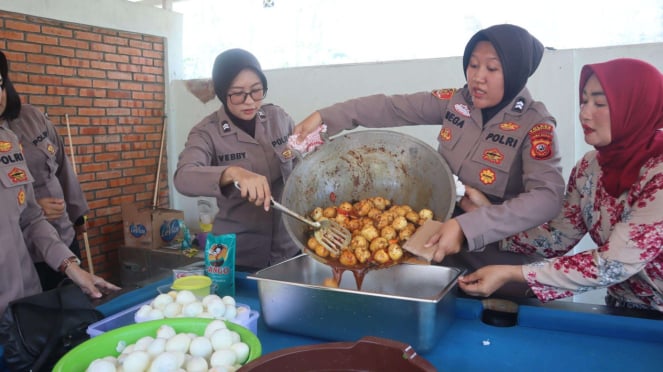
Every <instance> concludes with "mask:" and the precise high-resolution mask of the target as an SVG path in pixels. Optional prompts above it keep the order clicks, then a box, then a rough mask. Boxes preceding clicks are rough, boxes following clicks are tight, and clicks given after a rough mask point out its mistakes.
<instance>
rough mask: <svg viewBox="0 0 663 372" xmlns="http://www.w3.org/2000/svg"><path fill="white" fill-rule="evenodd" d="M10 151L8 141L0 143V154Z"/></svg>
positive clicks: (10, 147)
mask: <svg viewBox="0 0 663 372" xmlns="http://www.w3.org/2000/svg"><path fill="white" fill-rule="evenodd" d="M11 149H12V143H11V142H9V141H0V152H9V151H11Z"/></svg>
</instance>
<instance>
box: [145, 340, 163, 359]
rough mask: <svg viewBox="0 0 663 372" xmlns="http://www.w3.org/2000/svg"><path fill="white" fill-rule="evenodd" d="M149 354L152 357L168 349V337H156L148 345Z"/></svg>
mask: <svg viewBox="0 0 663 372" xmlns="http://www.w3.org/2000/svg"><path fill="white" fill-rule="evenodd" d="M145 351H147V353H148V354H150V355H151V356H152V357H155V356H157V355H159V354H161V353H163V352H164V351H166V339H165V338H158V337H157V338H155V339H154V341H153V342H152V343H151V344H150V346H148V348H147V350H145Z"/></svg>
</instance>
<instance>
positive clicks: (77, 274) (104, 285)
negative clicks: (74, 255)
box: [65, 264, 122, 298]
mask: <svg viewBox="0 0 663 372" xmlns="http://www.w3.org/2000/svg"><path fill="white" fill-rule="evenodd" d="M65 274H66V275H67V276H68V277H69V279H71V280H72V281H73V282H74V283H76V285H77V286H79V287H80V288H81V290H82V291H83V293H85V294H86V295H88V296H90V297H91V298H101V296H103V294H108V293H111V292H115V291H119V290H120V289H122V288H120V287H118V286H116V285H114V284H111V283H109V282H107V281H105V280H104V279H103V278H100V277H98V276H96V275H92V274H90V273H89V272H87V271H85V270H83V269H82V268H81V267H80V266H78V265H76V264H73V265H69V266H68V267H67V269H66V271H65Z"/></svg>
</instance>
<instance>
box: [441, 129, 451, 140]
mask: <svg viewBox="0 0 663 372" xmlns="http://www.w3.org/2000/svg"><path fill="white" fill-rule="evenodd" d="M440 138H441V139H442V141H451V130H449V128H442V129H441V130H440Z"/></svg>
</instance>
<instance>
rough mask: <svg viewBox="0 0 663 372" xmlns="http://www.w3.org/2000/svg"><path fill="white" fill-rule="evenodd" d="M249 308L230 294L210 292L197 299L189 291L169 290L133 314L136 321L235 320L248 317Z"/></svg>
mask: <svg viewBox="0 0 663 372" xmlns="http://www.w3.org/2000/svg"><path fill="white" fill-rule="evenodd" d="M250 311H251V310H250V309H249V308H248V307H244V306H237V303H236V302H235V299H234V298H233V297H232V296H224V297H220V296H218V295H216V294H210V295H207V296H205V297H203V298H202V299H198V298H197V297H196V296H195V295H194V294H193V292H191V291H186V290H183V291H170V292H168V293H162V294H159V295H158V296H156V297H155V298H154V299H153V300H152V301H151V302H150V303H149V304H145V305H143V306H141V307H140V308H139V309H138V311H136V314H135V315H134V321H135V322H136V323H142V322H146V321H148V320H158V319H164V318H181V317H191V318H209V319H224V320H230V321H232V322H235V323H237V322H236V319H244V318H246V319H248V317H249V313H250Z"/></svg>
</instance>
